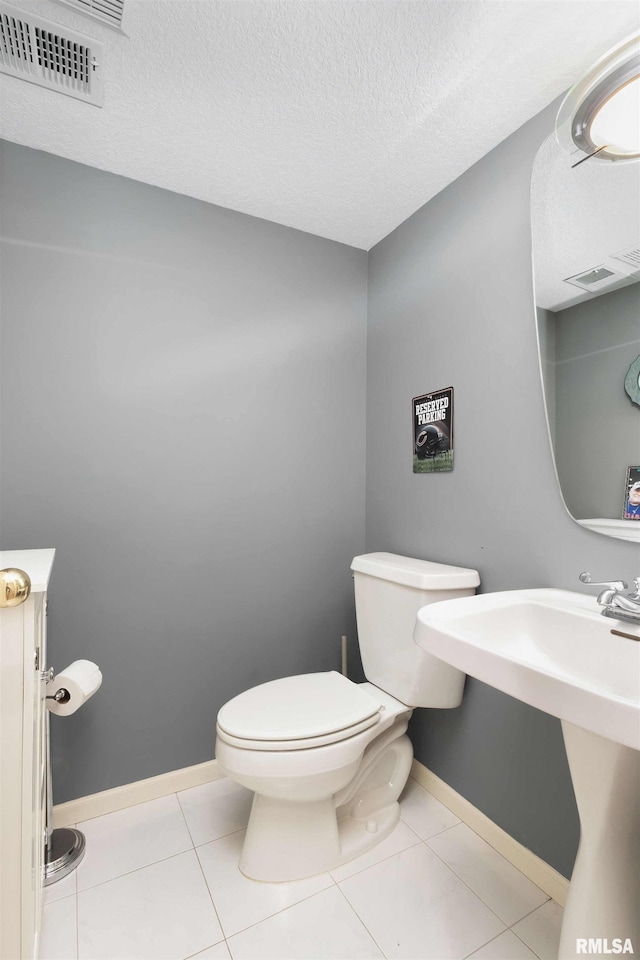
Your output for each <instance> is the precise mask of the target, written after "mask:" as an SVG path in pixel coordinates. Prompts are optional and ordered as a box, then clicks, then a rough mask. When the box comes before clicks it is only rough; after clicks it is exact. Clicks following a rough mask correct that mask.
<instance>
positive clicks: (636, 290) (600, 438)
mask: <svg viewBox="0 0 640 960" xmlns="http://www.w3.org/2000/svg"><path fill="white" fill-rule="evenodd" d="M531 204H532V218H531V219H532V235H533V265H534V278H535V299H536V313H537V319H538V341H539V344H540V352H541V356H540V360H541V368H542V378H543V389H544V395H545V401H546V405H547V415H548V422H549V432H550V435H551V445H552V449H553V452H554V456H555V463H556V470H557V474H558V479H559V482H560V486H561V490H562V495H563V497H564V501H565V503H566V505H567V508H568V510H569V513H570V514H571V515H572V516H573V517H574V518H575V519H576V520H577V521H578V522H579V523H582V524H583V525H585V526H588V527H590V528H591V529H594V530H597V531H598V532H600V533H606V534H608V535H610V536H616V537H620V538H622V539H630V540H638V541H640V520H630V519H626V520H625V519H623V511H624V506H625V503H626V501H627V497H628V490H627V486H628V483H629V481H628V479H627V478H628V471H629V467H640V406H639V405H637V404H638V399H640V398H638V397H637V398H636V399H635V400H634V398H633V396H632V392H629V384H630V383H631V381H632V380H633V369H636V368H637V366H638V364H639V363H640V283H639V282H638V281H639V280H640V163H638V162H633V163H614V162H611V163H603V162H600V163H596V162H589V161H586V162H584V163H581V164H579V165H578V166H575V167H573V168H572V167H571V159H570V157H569V156H568V154H567V153H565V152H564V151H563V150H561V149H560V147H559V145H558V143H557V141H556V138H555V136H551V137H549V139H548V140H546V141H545V143H544V144H543V145H542V147H541V148H540V151H539V152H538V155H537V157H536V161H535V164H534V170H533V177H532V189H531ZM634 365H635V366H634ZM625 383H626V385H627V387H626V388H625Z"/></svg>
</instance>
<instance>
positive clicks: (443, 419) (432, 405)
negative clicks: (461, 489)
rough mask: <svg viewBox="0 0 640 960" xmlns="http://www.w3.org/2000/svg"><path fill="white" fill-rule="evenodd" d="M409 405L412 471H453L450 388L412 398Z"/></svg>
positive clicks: (451, 397)
mask: <svg viewBox="0 0 640 960" xmlns="http://www.w3.org/2000/svg"><path fill="white" fill-rule="evenodd" d="M411 404H412V414H413V472H414V473H442V472H443V471H445V470H453V387H444V388H443V389H442V390H434V391H433V393H424V394H423V395H422V396H421V397H414V398H413V400H412V401H411Z"/></svg>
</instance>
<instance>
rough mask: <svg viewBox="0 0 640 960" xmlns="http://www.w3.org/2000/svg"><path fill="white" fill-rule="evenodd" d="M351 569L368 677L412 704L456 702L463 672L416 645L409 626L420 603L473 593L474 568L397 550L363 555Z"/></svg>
mask: <svg viewBox="0 0 640 960" xmlns="http://www.w3.org/2000/svg"><path fill="white" fill-rule="evenodd" d="M351 569H352V570H353V580H354V586H355V596H356V618H357V622H358V643H359V645H360V656H361V657H362V665H363V667H364V672H365V676H366V678H367V680H368V681H369V682H370V683H373V684H375V686H376V687H379V688H380V689H381V690H384V691H386V693H390V694H391V696H393V697H396V699H397V700H400V701H401V702H402V703H406V704H407V706H410V707H457V706H459V705H460V703H461V702H462V691H463V687H464V678H465V674H464V673H462V672H461V671H460V670H456V668H455V667H452V666H450V665H449V664H447V663H444V662H443V661H442V660H438V658H437V657H434V656H432V655H431V654H430V653H427V651H426V650H423V649H422V648H421V647H419V646H418V645H417V644H416V643H415V642H414V639H413V631H414V627H415V623H416V614H417V612H418V610H419V609H420V607H424V606H426V604H428V603H437V602H438V601H439V600H453V599H454V598H455V597H468V596H471V594H473V593H475V592H476V587H477V586H478V584H479V583H480V577H479V575H478V571H477V570H469V569H467V568H465V567H452V566H449V565H448V564H444V563H432V562H431V561H430V560H415V559H413V558H412V557H401V556H398V555H397V554H395V553H367V554H363V555H362V556H360V557H355V558H354V560H353V562H352V564H351Z"/></svg>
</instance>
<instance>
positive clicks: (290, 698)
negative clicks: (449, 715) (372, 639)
mask: <svg viewBox="0 0 640 960" xmlns="http://www.w3.org/2000/svg"><path fill="white" fill-rule="evenodd" d="M366 686H367V688H368V687H369V685H368V684H367V685H366ZM371 689H372V690H375V688H371ZM380 693H381V692H380ZM383 699H384V695H383V694H382V693H381V695H380V698H378V697H375V696H372V695H371V694H370V693H366V692H365V691H364V690H363V689H362V686H359V685H357V684H355V683H352V682H351V680H348V679H347V678H346V677H343V676H342V674H339V673H336V672H335V671H331V672H329V673H307V674H301V675H300V676H295V677H284V678H283V679H281V680H272V681H271V682H269V683H263V684H260V686H258V687H253V689H251V690H247V691H246V692H245V693H241V694H240V695H239V696H237V697H234V698H233V700H230V701H229V702H228V703H226V704H225V705H224V706H223V707H222V709H221V710H220V712H219V714H218V723H217V728H216V729H217V733H218V736H219V737H220V738H221V739H222V740H224V741H225V742H226V743H229V744H231V745H232V746H237V747H241V748H244V749H246V750H307V749H310V748H312V747H320V746H324V745H325V744H329V743H336V742H339V741H341V740H346V739H348V738H349V737H352V736H355V735H356V734H358V733H361V732H362V731H363V730H367V729H368V728H369V727H372V726H374V724H376V723H378V721H379V719H380V711H381V709H382V707H383Z"/></svg>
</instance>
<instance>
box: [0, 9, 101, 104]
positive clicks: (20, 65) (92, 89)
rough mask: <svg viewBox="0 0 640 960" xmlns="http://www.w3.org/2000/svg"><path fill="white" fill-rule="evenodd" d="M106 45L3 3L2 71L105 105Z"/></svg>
mask: <svg viewBox="0 0 640 960" xmlns="http://www.w3.org/2000/svg"><path fill="white" fill-rule="evenodd" d="M102 64H103V46H102V44H101V43H98V41H97V40H93V39H92V38H91V37H83V36H82V35H81V34H79V33H75V31H73V30H69V29H67V27H62V26H61V25H60V24H59V23H51V21H49V20H43V19H42V17H37V16H35V14H31V13H25V12H23V11H22V10H19V9H18V8H17V7H12V6H10V5H9V4H8V3H0V73H6V74H8V75H9V76H10V77H18V78H20V79H21V80H28V81H29V82H30V83H37V84H38V86H40V87H48V88H49V90H57V91H58V92H59V93H65V94H67V96H69V97H76V99H78V100H84V101H85V102H86V103H93V104H95V105H96V106H97V107H101V106H102Z"/></svg>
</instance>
